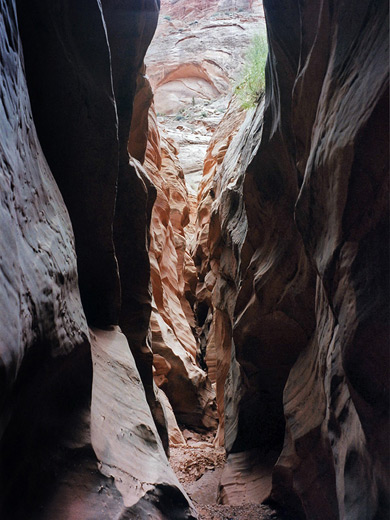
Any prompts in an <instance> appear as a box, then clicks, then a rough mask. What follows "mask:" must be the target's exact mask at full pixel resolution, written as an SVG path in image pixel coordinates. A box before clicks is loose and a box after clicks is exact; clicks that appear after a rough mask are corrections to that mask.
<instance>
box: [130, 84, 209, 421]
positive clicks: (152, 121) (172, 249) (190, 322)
mask: <svg viewBox="0 0 390 520" xmlns="http://www.w3.org/2000/svg"><path fill="white" fill-rule="evenodd" d="M150 92H151V91H150V86H149V83H148V81H147V80H146V78H144V77H142V78H140V79H139V80H138V92H137V96H136V99H135V107H136V108H135V110H136V112H137V114H138V115H139V118H138V119H137V126H138V127H141V126H142V128H145V129H146V128H147V129H148V132H146V131H143V132H142V135H143V136H148V141H147V142H145V143H144V145H143V146H139V150H140V153H139V157H140V158H142V156H144V157H145V161H144V168H145V170H146V171H147V172H148V175H149V177H150V179H151V180H152V181H153V183H154V185H155V187H156V189H157V196H156V202H155V204H154V207H153V212H152V218H151V226H150V248H149V256H150V262H151V282H152V290H153V308H152V315H151V322H150V325H151V333H152V350H153V354H154V359H155V369H156V372H155V374H156V377H155V379H156V382H157V384H158V385H159V386H161V388H162V389H163V390H164V392H165V393H166V395H167V397H168V399H169V401H170V403H171V405H172V407H173V410H174V412H175V415H176V417H177V419H178V420H180V421H181V422H182V423H184V424H186V425H188V426H192V427H195V428H211V427H214V426H216V410H215V396H214V392H213V390H212V388H211V383H210V381H209V380H208V378H207V376H206V374H205V373H204V372H203V371H202V370H201V369H200V368H199V367H198V366H197V364H196V350H197V344H196V340H195V337H194V334H193V330H192V328H193V327H194V316H193V311H192V308H191V306H190V303H189V301H188V299H187V296H189V294H191V292H192V288H194V286H195V283H196V272H195V267H194V264H193V260H192V258H191V257H190V255H189V252H188V248H187V238H186V235H185V227H186V226H187V225H188V223H189V211H190V209H189V202H188V193H187V189H186V186H185V182H184V176H183V172H182V169H181V167H180V164H179V162H178V159H177V150H176V148H175V146H174V145H173V143H172V142H170V141H169V140H167V139H166V138H165V137H164V136H160V133H159V129H158V126H157V119H156V114H155V112H154V109H153V108H151V109H150V110H149V105H150V103H151V97H150ZM140 121H142V124H141V123H140ZM134 126H135V125H134ZM132 131H133V128H132ZM134 132H135V128H134ZM130 136H131V134H130ZM129 146H130V149H131V147H132V145H131V144H130V145H129ZM191 287H192V288H191ZM162 359H164V360H165V363H164V362H162Z"/></svg>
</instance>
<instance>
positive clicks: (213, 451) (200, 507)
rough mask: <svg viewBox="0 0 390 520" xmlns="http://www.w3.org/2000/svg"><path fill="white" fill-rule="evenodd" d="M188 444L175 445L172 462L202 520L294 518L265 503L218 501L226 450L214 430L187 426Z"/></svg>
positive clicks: (280, 519) (272, 519) (172, 451)
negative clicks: (193, 428)
mask: <svg viewBox="0 0 390 520" xmlns="http://www.w3.org/2000/svg"><path fill="white" fill-rule="evenodd" d="M183 436H184V438H185V439H186V442H187V446H183V447H177V448H175V447H171V457H170V463H171V466H172V468H173V470H174V471H175V473H176V475H177V477H178V479H179V481H180V483H181V484H182V486H183V487H184V489H185V491H186V492H187V494H188V495H189V497H190V498H191V500H192V502H193V504H194V506H195V507H196V509H197V511H198V514H199V520H294V519H293V518H292V517H291V516H289V515H287V514H286V513H284V512H282V511H278V510H276V509H273V508H272V507H270V506H268V505H264V504H244V505H236V506H235V505H222V504H218V485H219V480H220V477H221V473H222V470H223V467H224V464H225V450H224V448H222V447H218V446H215V445H214V443H213V440H214V434H213V433H207V434H200V433H197V432H194V431H190V430H187V429H184V430H183Z"/></svg>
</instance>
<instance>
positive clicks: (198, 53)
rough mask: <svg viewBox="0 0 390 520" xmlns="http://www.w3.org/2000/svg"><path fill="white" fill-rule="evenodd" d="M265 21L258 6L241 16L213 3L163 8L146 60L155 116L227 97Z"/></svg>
mask: <svg viewBox="0 0 390 520" xmlns="http://www.w3.org/2000/svg"><path fill="white" fill-rule="evenodd" d="M262 17H263V12H262V7H261V4H260V3H259V4H257V7H256V10H255V11H252V9H251V8H250V6H249V5H248V6H246V8H244V6H242V7H241V8H240V9H239V10H238V11H237V10H234V9H231V6H228V7H227V10H223V8H222V9H220V8H219V6H218V2H215V1H214V2H213V1H205V2H202V3H199V2H183V1H180V2H176V3H174V4H170V3H169V2H165V3H164V2H163V4H162V10H161V14H160V23H159V26H158V30H157V32H156V37H155V38H154V40H153V42H152V45H151V46H150V48H149V50H148V53H147V58H146V64H147V73H148V76H149V77H150V82H151V85H152V88H153V91H154V93H155V104H156V111H157V112H158V113H162V114H176V113H178V112H179V110H180V109H183V108H185V107H186V106H187V105H190V104H191V103H194V104H195V103H198V102H199V101H205V100H213V99H216V98H217V97H221V96H225V95H227V94H229V93H230V91H231V84H232V82H233V81H235V80H236V79H237V75H238V72H239V70H240V67H241V64H242V62H243V56H244V54H245V52H246V50H247V48H248V45H249V42H250V41H251V38H252V37H253V35H254V34H255V33H256V32H258V31H259V23H260V20H262Z"/></svg>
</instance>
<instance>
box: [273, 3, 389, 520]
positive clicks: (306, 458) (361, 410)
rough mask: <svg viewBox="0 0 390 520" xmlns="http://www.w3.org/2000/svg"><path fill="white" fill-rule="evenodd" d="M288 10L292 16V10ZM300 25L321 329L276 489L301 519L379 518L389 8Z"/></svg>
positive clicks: (303, 152)
mask: <svg viewBox="0 0 390 520" xmlns="http://www.w3.org/2000/svg"><path fill="white" fill-rule="evenodd" d="M333 8H334V9H333ZM266 9H267V17H268V18H269V21H270V22H271V27H272V34H271V40H272V39H273V35H275V40H276V39H278V40H279V39H282V41H283V42H286V38H287V35H285V33H284V32H283V29H282V26H283V23H284V21H283V17H284V12H283V13H282V12H281V11H282V10H279V9H275V6H274V5H272V6H271V5H268V2H267V4H266ZM291 10H292V14H293V19H294V17H298V16H299V13H298V7H297V6H295V4H292V5H291ZM286 15H287V13H286ZM298 23H300V24H301V30H302V33H301V34H304V35H305V37H304V39H303V42H302V46H301V56H300V62H299V69H298V70H297V73H296V77H297V78H298V79H297V82H296V84H295V86H294V90H293V95H292V130H293V132H294V135H295V137H296V141H297V147H296V164H297V170H298V171H297V173H298V179H300V180H303V183H302V186H301V190H300V193H299V196H298V199H297V206H296V221H297V226H298V229H299V231H300V233H301V235H302V237H303V241H304V245H305V249H306V252H307V254H308V257H309V259H310V261H311V262H312V263H313V265H314V267H315V269H316V272H317V291H316V330H315V334H314V336H313V339H312V342H311V344H310V346H309V347H308V349H307V351H306V352H305V353H303V354H302V355H301V357H300V359H299V362H298V363H297V364H296V366H295V367H294V368H293V370H292V372H291V375H290V377H289V380H288V383H287V386H286V389H285V392H284V407H285V413H286V419H287V428H286V438H285V446H284V449H283V452H282V455H281V457H280V460H279V463H278V464H277V466H276V471H275V477H274V492H273V494H274V496H277V497H281V495H285V487H287V489H288V490H291V491H292V492H293V494H294V495H295V497H297V498H298V499H299V500H300V501H301V504H302V506H303V509H304V511H305V513H306V515H307V517H308V518H318V517H319V516H318V514H319V513H318V510H319V508H320V510H322V511H323V513H322V514H324V515H325V514H326V517H327V518H348V519H353V520H355V519H356V520H357V519H360V518H368V519H371V518H386V516H388V515H389V502H388V497H389V490H390V482H389V480H390V479H389V464H388V462H389V444H388V431H389V423H388V412H389V401H388V398H389V381H390V379H389V359H388V354H389V352H388V338H389V321H388V320H389V310H388V308H389V294H388V271H389V269H388V267H389V258H388V252H389V248H388V239H389V233H388V222H389V218H388V212H389V208H388V167H389V162H388V146H387V143H388V139H389V129H388V73H389V70H388V64H389V61H388V30H387V29H388V5H387V3H386V2H375V3H369V4H367V3H366V2H359V3H358V4H354V5H353V7H352V6H347V5H343V4H338V5H337V6H333V5H332V6H331V5H330V3H328V2H325V3H324V4H323V6H322V10H321V11H318V12H312V11H310V10H309V9H304V10H303V11H301V12H300V19H298ZM279 24H280V25H279ZM297 27H298V26H297ZM313 27H317V34H316V35H315V38H314V35H313V33H312V28H313ZM276 35H277V36H276ZM299 37H300V34H299V33H298V32H297V34H296V35H295V32H294V31H293V32H292V33H291V35H290V36H289V37H288V38H289V41H291V40H290V38H294V39H295V38H299ZM291 45H292V46H295V45H294V44H293V42H291ZM282 47H285V43H284V45H280V46H279V45H277V46H276V45H275V47H274V52H275V61H274V62H272V61H271V69H272V74H274V75H275V76H276V75H278V76H279V75H280V72H279V71H278V70H277V67H276V62H278V63H283V62H286V64H287V63H289V64H290V67H291V66H292V63H294V59H293V56H291V55H290V56H287V55H284V56H281V55H280V48H282ZM296 63H298V62H296ZM274 64H275V65H274ZM286 93H287V92H286ZM284 135H287V132H284ZM385 143H386V144H385Z"/></svg>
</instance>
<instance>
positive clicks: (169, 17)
mask: <svg viewBox="0 0 390 520" xmlns="http://www.w3.org/2000/svg"><path fill="white" fill-rule="evenodd" d="M171 19H172V18H171V16H169V14H167V15H165V16H164V20H168V22H169V21H170V20H171Z"/></svg>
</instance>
